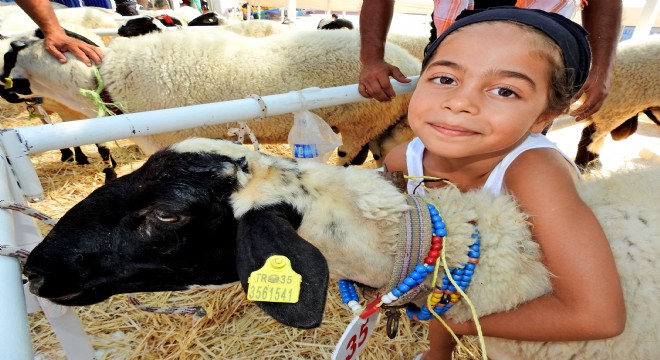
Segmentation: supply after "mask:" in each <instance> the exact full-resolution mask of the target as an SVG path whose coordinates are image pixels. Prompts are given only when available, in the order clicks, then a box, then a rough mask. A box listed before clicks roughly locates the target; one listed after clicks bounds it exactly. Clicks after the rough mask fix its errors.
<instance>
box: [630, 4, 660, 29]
mask: <svg viewBox="0 0 660 360" xmlns="http://www.w3.org/2000/svg"><path fill="white" fill-rule="evenodd" d="M658 12H660V3H659V2H658V0H646V3H645V4H644V8H643V9H642V12H641V15H640V16H639V20H637V26H635V30H634V31H633V34H632V37H631V38H632V39H640V38H643V37H646V36H649V34H650V33H651V28H652V27H653V22H654V21H655V19H656V17H658Z"/></svg>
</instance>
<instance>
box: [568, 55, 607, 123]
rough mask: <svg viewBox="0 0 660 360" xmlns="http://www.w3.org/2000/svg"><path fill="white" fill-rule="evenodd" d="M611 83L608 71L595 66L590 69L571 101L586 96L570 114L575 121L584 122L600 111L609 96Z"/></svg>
mask: <svg viewBox="0 0 660 360" xmlns="http://www.w3.org/2000/svg"><path fill="white" fill-rule="evenodd" d="M611 83H612V79H611V73H610V71H609V70H608V69H605V70H603V69H600V68H598V67H595V66H594V67H593V68H592V69H591V71H590V72H589V76H588V77H587V81H586V82H585V83H584V86H582V89H580V91H579V92H578V93H577V94H575V96H574V97H573V99H572V100H573V101H577V100H578V99H579V98H580V97H582V96H583V95H585V96H586V99H585V101H584V102H583V103H582V105H580V107H579V108H577V109H575V110H573V111H572V112H571V115H572V116H575V121H581V120H584V119H586V118H588V117H589V116H591V114H593V113H595V112H596V111H598V109H600V107H601V106H602V105H603V103H604V102H605V98H606V97H607V95H608V94H609V91H610V86H611Z"/></svg>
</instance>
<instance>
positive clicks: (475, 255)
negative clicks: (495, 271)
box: [468, 251, 479, 259]
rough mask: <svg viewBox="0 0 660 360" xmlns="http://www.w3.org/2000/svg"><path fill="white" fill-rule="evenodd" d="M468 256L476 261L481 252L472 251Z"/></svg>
mask: <svg viewBox="0 0 660 360" xmlns="http://www.w3.org/2000/svg"><path fill="white" fill-rule="evenodd" d="M468 256H469V257H471V258H473V259H476V258H478V257H479V252H478V251H470V252H468Z"/></svg>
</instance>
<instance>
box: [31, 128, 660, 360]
mask: <svg viewBox="0 0 660 360" xmlns="http://www.w3.org/2000/svg"><path fill="white" fill-rule="evenodd" d="M659 176H660V167H658V166H655V167H648V168H640V169H637V170H634V171H628V172H621V173H614V174H611V175H610V176H609V177H604V176H602V177H601V176H594V177H592V178H590V179H589V180H588V181H586V182H585V183H583V184H582V185H581V186H580V187H579V189H578V190H579V192H580V194H581V196H582V198H583V199H584V200H585V202H586V203H587V204H588V205H589V206H590V207H591V208H592V209H593V211H594V213H595V214H596V216H597V217H598V218H599V220H600V221H601V223H602V225H603V228H604V230H605V232H606V234H607V235H608V239H609V240H610V244H611V246H612V250H613V253H614V256H615V259H616V262H617V268H618V270H619V275H620V277H621V280H622V285H623V288H624V296H625V301H626V309H627V317H628V318H627V326H626V329H625V331H624V332H623V333H622V334H621V335H619V336H617V337H614V338H611V339H606V340H597V341H571V342H521V341H510V340H501V339H490V338H489V339H488V340H489V347H490V349H491V350H493V351H491V352H495V350H505V351H506V352H508V353H510V354H512V358H515V359H569V358H585V359H599V360H608V359H611V360H615V359H652V358H654V356H655V354H656V352H657V346H656V344H655V343H656V341H655V338H654V336H655V334H656V333H657V331H658V327H660V322H659V320H660V319H659V318H658V312H657V311H656V310H657V305H658V299H657V294H658V292H659V291H660V280H659V279H660V277H659V276H658V271H657V266H656V264H657V261H656V259H657V257H658V256H660V229H659V228H658V227H659V226H660V212H658V211H656V210H657V204H658V203H660V191H658V190H660V189H658V181H657V179H658V177H659ZM639 189H646V190H647V191H644V192H643V193H642V192H640V191H639ZM654 189H655V190H654ZM108 199H113V200H112V201H108ZM425 201H430V202H432V203H434V204H435V205H436V206H437V207H438V210H439V211H440V213H441V215H442V217H443V219H444V221H445V223H446V225H447V229H448V231H449V236H450V239H451V241H447V242H445V244H444V247H445V251H446V255H447V265H448V266H449V267H457V266H459V264H462V263H466V262H467V260H468V255H467V253H468V251H467V250H468V246H470V245H472V243H473V242H474V239H472V238H471V235H472V233H473V228H472V224H471V223H470V222H471V221H476V225H477V226H478V228H479V232H480V236H481V243H480V245H481V250H480V253H481V256H480V258H479V263H478V266H477V267H476V268H475V271H474V275H473V278H472V285H470V287H468V288H467V291H466V292H467V294H468V296H469V297H470V299H471V301H472V303H473V304H474V307H475V309H476V312H477V315H478V316H485V315H487V314H490V313H494V312H502V311H507V310H509V309H512V308H514V307H515V306H517V305H518V304H521V303H523V302H525V301H529V300H531V299H534V298H536V297H538V296H542V295H543V294H545V293H547V292H548V291H551V285H550V279H549V278H550V276H551V275H550V274H548V273H547V271H546V269H545V267H544V266H543V265H542V262H541V257H542V254H541V252H540V249H539V245H538V244H537V243H536V242H535V241H534V240H533V239H532V238H531V233H530V229H529V227H528V223H527V221H526V219H527V218H526V215H525V214H522V213H520V212H519V211H518V209H517V206H516V204H515V202H514V200H513V199H512V198H511V197H509V196H499V197H494V196H492V195H491V194H490V193H489V192H488V191H486V190H481V191H474V192H469V193H460V192H459V191H457V190H455V189H453V188H452V187H446V188H441V189H434V190H432V191H431V192H430V193H429V197H427V198H424V199H422V198H419V197H411V196H408V195H405V194H403V193H401V192H400V191H399V189H398V188H397V187H395V186H394V185H392V184H391V183H389V182H388V181H386V180H385V179H384V178H382V177H381V176H380V175H379V174H378V172H376V171H374V170H370V169H364V168H357V167H349V168H341V167H333V166H328V165H325V164H319V163H314V162H298V161H295V160H292V159H288V158H280V157H273V156H268V155H264V154H261V153H259V152H255V151H252V150H250V149H248V148H247V147H245V146H241V145H236V144H233V143H231V142H228V141H222V140H210V139H190V140H186V141H184V142H182V143H179V144H176V145H173V146H171V147H170V148H169V149H167V150H164V151H161V152H158V153H157V154H154V155H153V156H152V157H151V158H150V159H148V160H147V162H146V163H145V164H144V165H143V166H142V167H141V168H140V169H138V170H136V171H135V172H133V173H131V174H129V175H126V176H124V177H121V178H119V179H117V180H116V181H113V182H111V183H109V184H106V185H104V186H102V187H101V188H99V189H97V190H95V191H94V192H93V193H92V194H90V195H89V196H88V197H87V198H86V199H84V200H83V201H81V202H80V203H78V204H77V205H75V206H74V207H73V208H71V209H70V210H69V212H67V213H66V214H65V215H64V216H63V217H62V218H61V219H60V220H59V222H58V224H57V225H56V226H55V227H54V228H53V230H52V231H51V232H50V233H49V234H48V236H47V237H46V239H44V241H43V242H42V243H41V244H40V245H38V246H37V247H36V248H35V249H34V250H33V252H32V253H31V254H30V256H29V258H28V261H27V264H26V267H25V274H26V275H27V277H28V279H29V280H30V284H31V286H30V288H31V290H32V291H33V292H34V293H35V294H37V295H38V296H42V297H46V298H51V299H52V300H53V301H55V302H57V303H60V304H63V305H69V306H72V305H87V304H92V303H96V302H99V301H102V300H103V299H105V298H107V297H108V296H110V295H113V294H117V293H124V292H139V291H166V290H181V289H187V288H191V287H193V286H199V285H223V284H227V283H230V282H234V281H237V280H239V279H240V281H241V283H242V285H243V288H244V289H246V290H247V278H248V276H249V275H250V274H251V272H252V271H254V270H257V269H259V268H260V267H261V266H263V264H264V262H265V260H266V259H267V258H268V257H269V256H271V255H273V254H278V255H284V256H287V257H288V258H289V260H290V261H291V264H292V267H293V269H294V270H295V271H296V272H298V273H299V274H301V275H302V279H303V282H302V285H301V291H300V299H299V302H297V303H293V304H278V303H267V302H257V305H258V306H259V307H260V308H262V309H263V310H264V311H266V312H267V313H268V314H269V315H271V316H272V317H274V318H275V319H276V320H278V321H280V322H282V323H284V324H286V325H289V326H296V327H300V328H311V327H316V326H319V325H320V322H321V317H322V312H323V309H324V303H325V301H324V299H325V297H326V295H327V294H326V286H327V281H328V278H329V277H331V278H345V279H350V280H354V281H356V282H359V283H361V284H364V285H365V286H367V287H370V288H373V289H380V293H383V292H384V291H389V290H391V289H392V286H395V285H396V284H398V282H399V281H398V280H397V277H396V276H395V274H398V273H399V272H400V271H396V269H395V265H394V264H395V263H396V262H397V261H402V259H401V258H399V257H397V255H398V256H400V257H404V256H405V254H404V253H406V252H405V251H401V250H398V249H401V246H403V248H404V249H405V248H407V245H404V244H405V243H406V241H407V239H406V235H407V234H408V233H410V232H411V231H412V232H414V231H415V230H418V231H420V232H421V234H422V235H421V236H420V241H421V242H422V244H423V245H422V248H428V247H430V237H431V236H430V230H431V229H430V227H431V220H430V215H429V212H428V209H427V207H426V204H425ZM411 219H419V221H420V222H419V224H421V225H420V227H419V228H418V229H411V228H409V226H406V224H411V223H416V222H415V221H411ZM448 239H449V238H448ZM116 249H121V251H119V250H116ZM154 252H157V253H158V254H161V255H160V256H158V257H154V256H145V255H147V254H153V253H154ZM412 253H413V254H417V255H413V256H414V258H413V259H412V260H411V261H410V263H411V265H410V267H412V268H414V266H415V265H416V264H418V263H420V262H423V259H424V256H426V251H414V252H412ZM585 256H588V249H585ZM501 259H507V261H501ZM404 273H407V271H405V272H404ZM511 274H515V276H511ZM576 276H579V274H576ZM393 280H394V281H393ZM426 281H427V282H429V279H428V278H427V280H426ZM391 284H394V285H391ZM426 285H428V284H426ZM415 301H417V300H415ZM445 316H447V317H449V318H451V319H452V320H455V321H465V320H467V319H470V318H471V312H470V309H469V307H468V306H467V304H466V303H465V301H460V302H458V303H457V304H455V305H454V306H453V307H452V309H451V310H449V311H448V312H447V313H446V314H445Z"/></svg>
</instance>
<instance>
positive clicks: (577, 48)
mask: <svg viewBox="0 0 660 360" xmlns="http://www.w3.org/2000/svg"><path fill="white" fill-rule="evenodd" d="M487 21H512V22H514V23H518V24H522V25H527V26H529V27H532V28H534V29H535V30H537V31H539V32H540V33H542V34H543V35H545V37H547V38H549V39H550V40H551V41H552V42H553V43H554V44H555V45H556V46H557V47H558V48H559V49H560V50H561V51H560V54H561V56H562V58H563V59H562V60H563V65H564V66H563V69H562V70H561V71H560V70H557V71H558V72H557V74H555V72H553V75H552V87H553V91H551V93H553V94H554V95H553V99H552V101H550V104H549V105H551V106H552V108H555V109H557V108H560V104H563V103H564V101H566V102H567V103H570V99H571V98H572V96H573V95H575V94H576V93H577V92H578V91H579V90H580V88H581V87H582V85H583V84H584V82H585V81H586V80H587V76H588V75H589V69H590V66H591V49H590V48H589V42H588V41H587V32H586V31H585V30H584V28H582V26H580V25H578V24H576V23H574V22H573V21H571V20H569V19H566V18H565V17H563V16H561V15H558V14H553V13H548V12H545V11H543V10H537V9H521V8H516V7H508V6H505V7H496V8H489V9H485V10H465V11H463V12H462V13H461V14H460V15H459V16H458V17H457V18H456V21H455V22H454V23H453V24H452V25H451V26H450V27H449V28H447V30H445V31H444V32H443V33H442V34H440V36H438V38H437V39H435V40H434V41H433V42H432V43H431V44H429V45H428V46H427V47H426V49H425V51H424V60H423V61H422V71H424V69H425V68H426V65H427V64H428V61H429V60H430V59H431V56H433V53H435V50H436V49H437V48H438V46H439V45H440V43H441V42H442V41H443V40H444V39H445V38H446V37H447V36H448V35H449V34H451V33H452V32H454V31H456V30H458V29H460V28H462V27H464V26H467V25H471V24H475V23H479V22H487ZM560 73H561V74H560ZM553 104H554V105H553ZM567 107H568V104H567V105H566V107H561V108H562V109H564V108H567Z"/></svg>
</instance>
